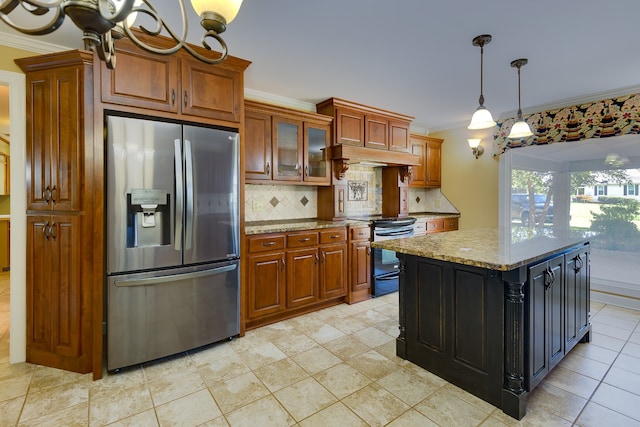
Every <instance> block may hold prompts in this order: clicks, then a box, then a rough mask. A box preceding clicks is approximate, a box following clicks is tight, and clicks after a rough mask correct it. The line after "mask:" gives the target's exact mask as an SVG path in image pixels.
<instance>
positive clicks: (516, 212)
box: [511, 193, 553, 227]
mask: <svg viewBox="0 0 640 427" xmlns="http://www.w3.org/2000/svg"><path fill="white" fill-rule="evenodd" d="M546 201H547V195H546V194H534V196H533V205H534V209H535V211H534V218H535V221H536V222H539V221H540V218H541V217H542V211H543V209H544V204H545V202H546ZM530 208H531V205H530V204H529V194H527V193H514V194H512V195H511V220H512V221H513V220H514V219H518V220H520V222H521V223H522V225H523V226H525V227H529V222H530V221H529V220H530V215H529V210H530ZM544 222H545V223H553V202H550V203H549V207H548V209H547V216H546V217H545V220H544Z"/></svg>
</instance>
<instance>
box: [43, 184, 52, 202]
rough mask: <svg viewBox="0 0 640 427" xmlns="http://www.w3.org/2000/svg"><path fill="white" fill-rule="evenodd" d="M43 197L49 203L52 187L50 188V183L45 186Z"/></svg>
mask: <svg viewBox="0 0 640 427" xmlns="http://www.w3.org/2000/svg"><path fill="white" fill-rule="evenodd" d="M42 198H43V199H44V201H45V202H47V203H49V201H50V200H51V189H50V188H49V186H48V185H47V186H46V187H45V189H44V191H43V192H42Z"/></svg>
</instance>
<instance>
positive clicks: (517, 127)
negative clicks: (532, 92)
mask: <svg viewBox="0 0 640 427" xmlns="http://www.w3.org/2000/svg"><path fill="white" fill-rule="evenodd" d="M527 62H529V60H527V58H520V59H514V60H513V61H511V66H512V67H514V68H517V69H518V120H517V121H516V122H515V123H514V124H513V126H511V132H509V136H508V138H527V137H529V136H531V135H533V132H531V128H530V127H529V124H528V123H527V122H525V121H524V120H523V119H522V109H521V108H520V68H522V66H523V65H526V64H527Z"/></svg>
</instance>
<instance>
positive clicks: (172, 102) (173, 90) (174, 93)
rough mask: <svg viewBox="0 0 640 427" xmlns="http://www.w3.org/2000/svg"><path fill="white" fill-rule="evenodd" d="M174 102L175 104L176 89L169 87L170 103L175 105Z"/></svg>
mask: <svg viewBox="0 0 640 427" xmlns="http://www.w3.org/2000/svg"><path fill="white" fill-rule="evenodd" d="M175 104H176V90H175V89H171V105H175Z"/></svg>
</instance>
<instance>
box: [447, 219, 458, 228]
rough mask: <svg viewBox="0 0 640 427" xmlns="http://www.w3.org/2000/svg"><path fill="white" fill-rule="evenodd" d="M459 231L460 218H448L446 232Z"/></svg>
mask: <svg viewBox="0 0 640 427" xmlns="http://www.w3.org/2000/svg"><path fill="white" fill-rule="evenodd" d="M457 229H458V218H447V219H445V220H444V231H452V230H457Z"/></svg>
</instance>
